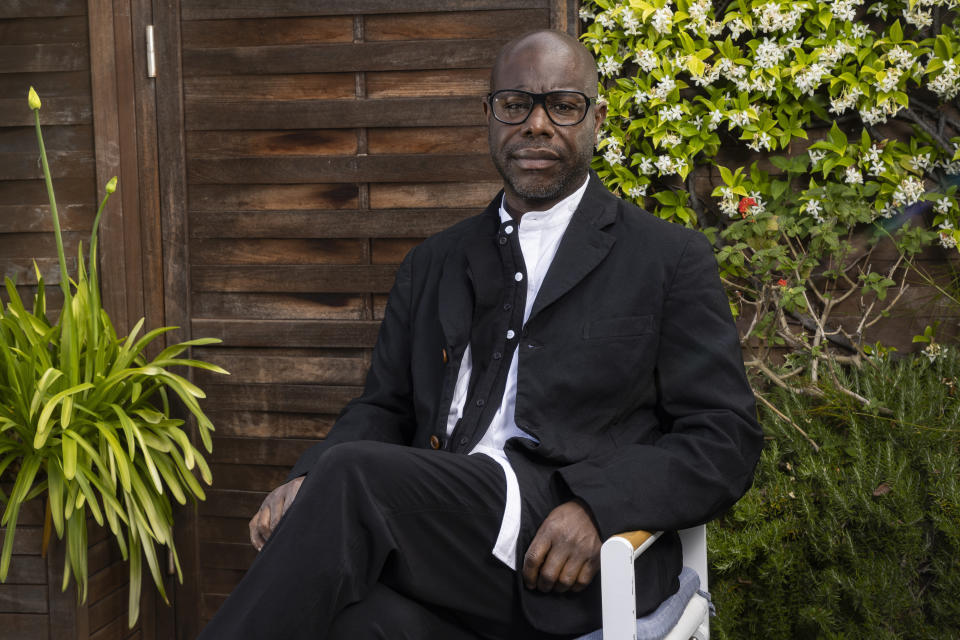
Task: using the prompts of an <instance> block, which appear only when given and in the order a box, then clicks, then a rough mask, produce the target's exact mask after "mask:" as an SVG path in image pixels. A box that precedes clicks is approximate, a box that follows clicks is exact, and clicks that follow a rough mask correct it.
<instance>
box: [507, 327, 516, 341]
mask: <svg viewBox="0 0 960 640" xmlns="http://www.w3.org/2000/svg"><path fill="white" fill-rule="evenodd" d="M515 335H517V334H515V333H514V332H513V329H507V340H513V336H515Z"/></svg>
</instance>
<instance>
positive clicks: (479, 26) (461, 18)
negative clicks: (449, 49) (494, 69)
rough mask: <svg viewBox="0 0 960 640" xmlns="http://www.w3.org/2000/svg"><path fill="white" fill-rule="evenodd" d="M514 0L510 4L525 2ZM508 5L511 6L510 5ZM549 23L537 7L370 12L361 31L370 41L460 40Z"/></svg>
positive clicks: (518, 32)
mask: <svg viewBox="0 0 960 640" xmlns="http://www.w3.org/2000/svg"><path fill="white" fill-rule="evenodd" d="M530 4H531V3H529V2H516V3H513V5H512V7H516V6H523V5H527V6H530ZM512 7H511V8H512ZM549 26H550V19H549V16H548V15H547V14H546V12H545V11H542V10H538V9H516V10H510V11H471V12H457V13H451V12H439V13H416V14H408V15H373V16H367V17H365V18H364V21H363V34H364V37H365V38H366V39H367V40H370V41H374V42H376V41H384V40H434V39H436V40H440V39H443V40H446V39H450V40H454V39H457V40H460V39H467V38H507V39H509V38H514V37H516V36H519V35H521V34H524V33H526V32H527V31H533V30H534V29H545V28H547V27H549Z"/></svg>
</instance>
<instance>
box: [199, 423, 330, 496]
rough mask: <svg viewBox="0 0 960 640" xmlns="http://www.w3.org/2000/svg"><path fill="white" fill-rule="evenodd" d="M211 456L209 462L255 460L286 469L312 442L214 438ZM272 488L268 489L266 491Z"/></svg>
mask: <svg viewBox="0 0 960 640" xmlns="http://www.w3.org/2000/svg"><path fill="white" fill-rule="evenodd" d="M213 441H214V447H213V454H211V456H210V457H209V461H210V462H218V463H221V464H242V463H244V462H246V461H249V460H256V461H257V463H258V464H264V465H270V466H281V467H287V468H288V469H289V468H290V467H292V466H293V465H294V463H295V462H296V461H297V459H298V458H299V457H300V454H302V453H303V452H304V451H306V450H307V449H309V448H310V446H311V445H313V440H293V439H283V438H232V437H223V436H216V437H214V439H213ZM271 488H272V487H268V490H269V489H271Z"/></svg>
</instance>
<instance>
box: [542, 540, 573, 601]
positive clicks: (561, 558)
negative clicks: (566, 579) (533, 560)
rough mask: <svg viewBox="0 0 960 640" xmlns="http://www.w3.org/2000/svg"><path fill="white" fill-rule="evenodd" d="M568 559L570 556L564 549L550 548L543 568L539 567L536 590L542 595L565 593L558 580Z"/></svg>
mask: <svg viewBox="0 0 960 640" xmlns="http://www.w3.org/2000/svg"><path fill="white" fill-rule="evenodd" d="M569 559H570V554H569V553H568V551H567V550H566V549H565V548H563V547H558V546H556V545H554V546H552V547H550V553H548V554H547V559H546V560H544V562H543V566H542V567H540V576H539V577H538V578H537V589H538V590H540V591H543V592H544V593H549V592H550V591H554V590H555V591H557V593H562V592H564V591H566V589H565V588H562V587H561V585H560V582H559V580H560V576H561V573H562V571H563V570H564V567H565V566H566V564H567V562H568V561H569Z"/></svg>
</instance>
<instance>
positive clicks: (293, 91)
mask: <svg viewBox="0 0 960 640" xmlns="http://www.w3.org/2000/svg"><path fill="white" fill-rule="evenodd" d="M183 87H184V92H185V93H186V95H187V99H188V100H206V101H222V100H276V99H282V100H336V99H342V98H353V97H354V96H355V79H354V75H353V74H352V73H299V74H290V75H260V76H256V75H236V74H233V75H214V76H200V77H196V78H186V79H185V80H184V83H183Z"/></svg>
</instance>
